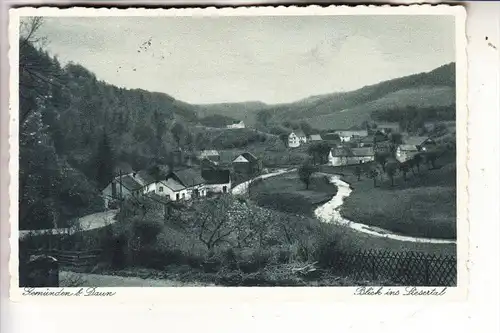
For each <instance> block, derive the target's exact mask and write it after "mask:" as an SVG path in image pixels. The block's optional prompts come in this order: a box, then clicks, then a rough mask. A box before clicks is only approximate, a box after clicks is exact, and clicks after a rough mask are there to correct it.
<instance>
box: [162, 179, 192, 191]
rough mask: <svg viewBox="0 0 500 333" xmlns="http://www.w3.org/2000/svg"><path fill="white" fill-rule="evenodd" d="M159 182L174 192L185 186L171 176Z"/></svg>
mask: <svg viewBox="0 0 500 333" xmlns="http://www.w3.org/2000/svg"><path fill="white" fill-rule="evenodd" d="M161 183H162V184H163V185H165V186H166V187H168V188H169V189H171V190H172V191H174V192H179V191H182V190H184V189H185V188H186V187H185V186H183V185H182V184H181V183H179V182H178V181H177V180H175V179H173V178H168V179H167V180H164V181H161Z"/></svg>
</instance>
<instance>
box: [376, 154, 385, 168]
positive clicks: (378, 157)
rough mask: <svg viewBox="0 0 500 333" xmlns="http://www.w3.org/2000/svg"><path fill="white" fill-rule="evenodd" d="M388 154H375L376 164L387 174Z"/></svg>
mask: <svg viewBox="0 0 500 333" xmlns="http://www.w3.org/2000/svg"><path fill="white" fill-rule="evenodd" d="M387 158H388V154H386V153H375V162H377V163H378V164H380V166H381V167H382V171H383V172H385V164H386V163H387Z"/></svg>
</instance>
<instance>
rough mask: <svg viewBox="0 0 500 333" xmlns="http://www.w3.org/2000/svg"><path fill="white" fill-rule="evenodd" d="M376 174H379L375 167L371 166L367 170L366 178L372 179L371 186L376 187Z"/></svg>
mask: <svg viewBox="0 0 500 333" xmlns="http://www.w3.org/2000/svg"><path fill="white" fill-rule="evenodd" d="M378 175H379V173H378V171H377V169H375V168H372V169H370V170H369V171H368V178H371V179H373V187H377V177H378Z"/></svg>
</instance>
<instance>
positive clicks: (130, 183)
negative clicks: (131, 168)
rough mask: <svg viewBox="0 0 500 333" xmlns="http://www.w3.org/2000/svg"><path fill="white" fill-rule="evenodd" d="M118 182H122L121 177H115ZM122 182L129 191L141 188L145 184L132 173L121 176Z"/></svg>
mask: <svg viewBox="0 0 500 333" xmlns="http://www.w3.org/2000/svg"><path fill="white" fill-rule="evenodd" d="M115 179H116V181H117V182H118V184H120V177H116V178H115ZM121 184H122V185H123V187H125V188H126V189H127V190H129V191H137V190H140V189H141V188H142V187H143V186H144V185H143V184H141V183H140V182H138V181H137V180H136V179H134V177H133V176H132V175H125V176H122V177H121Z"/></svg>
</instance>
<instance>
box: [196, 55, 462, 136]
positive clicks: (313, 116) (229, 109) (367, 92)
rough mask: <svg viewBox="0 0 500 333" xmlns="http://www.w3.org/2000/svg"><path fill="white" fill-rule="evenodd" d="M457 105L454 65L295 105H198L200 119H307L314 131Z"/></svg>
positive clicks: (249, 122)
mask: <svg viewBox="0 0 500 333" xmlns="http://www.w3.org/2000/svg"><path fill="white" fill-rule="evenodd" d="M454 104H455V63H450V64H447V65H444V66H441V67H439V68H436V69H435V70H432V71H430V72H426V73H419V74H414V75H409V76H405V77H402V78H397V79H392V80H388V81H383V82H380V83H377V84H374V85H369V86H365V87H363V88H360V89H357V90H354V91H350V92H341V93H339V92H337V93H332V94H326V95H318V96H311V97H308V98H305V99H302V100H299V101H296V102H293V103H284V104H277V105H266V104H264V103H261V102H246V103H231V104H212V105H210V106H195V108H196V109H197V112H198V114H199V115H201V116H207V115H211V114H221V115H225V116H230V117H233V118H237V119H242V120H244V121H245V122H246V123H247V124H250V125H251V124H255V123H256V119H257V115H258V114H259V113H260V112H265V113H267V114H268V115H269V118H270V120H269V121H270V122H274V123H282V122H285V121H297V120H304V121H307V122H309V123H310V125H312V126H313V127H315V128H318V129H327V128H348V127H351V126H355V125H359V124H360V123H362V122H363V121H365V120H369V119H370V118H371V114H372V112H374V111H380V110H387V109H394V110H397V109H401V108H408V107H414V108H416V109H427V108H440V107H450V106H454Z"/></svg>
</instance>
